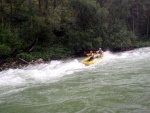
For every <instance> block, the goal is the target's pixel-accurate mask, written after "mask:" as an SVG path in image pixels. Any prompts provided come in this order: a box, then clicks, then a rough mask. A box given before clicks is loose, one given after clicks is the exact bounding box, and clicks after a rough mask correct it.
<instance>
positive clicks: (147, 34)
mask: <svg viewBox="0 0 150 113" xmlns="http://www.w3.org/2000/svg"><path fill="white" fill-rule="evenodd" d="M146 36H147V38H148V37H149V15H148V22H147V32H146Z"/></svg>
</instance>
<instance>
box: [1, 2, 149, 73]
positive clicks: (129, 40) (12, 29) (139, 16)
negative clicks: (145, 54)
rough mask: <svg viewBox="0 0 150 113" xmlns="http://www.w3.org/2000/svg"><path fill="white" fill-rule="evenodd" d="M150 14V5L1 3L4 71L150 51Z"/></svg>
mask: <svg viewBox="0 0 150 113" xmlns="http://www.w3.org/2000/svg"><path fill="white" fill-rule="evenodd" d="M118 4H119V5H118ZM149 12H150V0H142V1H141V0H34V1H32V0H23V1H22V0H1V1H0V71H2V70H5V69H9V68H18V67H22V66H27V65H29V64H35V63H43V62H47V61H50V60H55V59H66V58H69V57H79V56H83V51H87V52H88V51H89V50H94V51H96V50H97V49H98V48H99V47H101V48H102V49H103V50H104V51H105V50H110V51H113V52H119V51H127V50H131V49H134V48H141V47H150V13H149Z"/></svg>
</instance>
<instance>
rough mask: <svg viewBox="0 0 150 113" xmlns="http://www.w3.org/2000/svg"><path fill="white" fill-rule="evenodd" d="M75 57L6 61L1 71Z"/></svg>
mask: <svg viewBox="0 0 150 113" xmlns="http://www.w3.org/2000/svg"><path fill="white" fill-rule="evenodd" d="M149 45H150V43H149V42H147V43H145V42H140V43H138V44H137V45H136V47H134V48H133V47H128V48H124V49H122V50H117V49H116V50H113V51H112V52H115V53H116V52H123V51H130V50H133V49H137V48H142V47H149ZM75 57H79V56H67V57H66V56H65V57H59V58H54V57H53V58H51V59H50V58H41V57H37V58H36V59H27V60H26V59H24V58H17V59H16V60H13V61H5V62H3V63H0V71H3V70H8V69H16V68H23V67H26V66H28V65H30V64H40V63H46V62H49V61H51V60H62V59H67V58H75Z"/></svg>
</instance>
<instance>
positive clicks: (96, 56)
mask: <svg viewBox="0 0 150 113" xmlns="http://www.w3.org/2000/svg"><path fill="white" fill-rule="evenodd" d="M89 59H90V57H87V58H85V59H83V60H82V63H83V64H85V65H87V66H89V65H91V64H94V63H96V62H99V61H101V60H102V57H100V56H99V55H98V54H95V55H94V58H93V59H92V60H89Z"/></svg>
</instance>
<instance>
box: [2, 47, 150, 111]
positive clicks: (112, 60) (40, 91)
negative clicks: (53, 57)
mask: <svg viewBox="0 0 150 113" xmlns="http://www.w3.org/2000/svg"><path fill="white" fill-rule="evenodd" d="M81 59H82V58H78V59H69V60H65V61H51V62H48V63H45V64H38V65H29V66H28V67H24V68H22V69H9V70H5V71H1V72H0V113H150V47H146V48H140V49H135V50H131V51H126V52H119V53H111V52H109V51H106V52H105V56H104V58H103V60H102V61H101V62H99V63H96V64H94V65H91V66H85V65H83V64H82V63H81Z"/></svg>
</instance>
